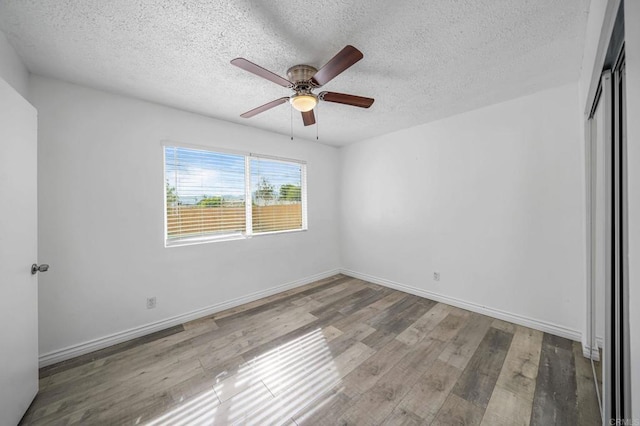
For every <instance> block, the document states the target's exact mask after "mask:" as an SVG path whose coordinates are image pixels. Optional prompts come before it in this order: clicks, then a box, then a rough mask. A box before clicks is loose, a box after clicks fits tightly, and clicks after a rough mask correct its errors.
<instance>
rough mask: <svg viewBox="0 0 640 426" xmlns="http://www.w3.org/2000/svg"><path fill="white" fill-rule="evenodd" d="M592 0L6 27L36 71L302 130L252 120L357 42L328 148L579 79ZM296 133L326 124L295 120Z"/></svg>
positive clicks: (279, 120) (49, 5)
mask: <svg viewBox="0 0 640 426" xmlns="http://www.w3.org/2000/svg"><path fill="white" fill-rule="evenodd" d="M588 3H589V0H562V1H558V0H457V1H454V0H451V1H442V0H439V1H438V0H432V1H425V0H406V1H388V0H371V1H364V0H361V1H355V0H352V1H345V0H321V1H317V0H312V1H311V0H305V1H301V0H295V1H285V0H277V1H259V0H255V1H250V0H236V1H205V0H200V1H197V0H191V1H189V0H184V1H168V0H167V1H158V0H112V1H105V0H0V29H2V31H4V32H5V33H6V35H7V37H8V38H9V40H10V42H11V43H12V44H13V46H14V47H15V48H16V50H17V52H18V54H19V55H20V56H21V57H22V59H23V60H24V62H25V64H26V65H27V67H28V68H29V70H30V71H31V72H33V73H36V74H41V75H46V76H51V77H56V78H59V79H62V80H66V81H70V82H74V83H79V84H84V85H88V86H93V87H97V88H100V89H105V90H108V91H112V92H116V93H121V94H126V95H130V96H134V97H137V98H141V99H146V100H150V101H153V102H158V103H161V104H166V105H170V106H174V107H177V108H181V109H185V110H188V111H194V112H198V113H201V114H205V115H208V116H212V117H216V118H220V119H223V120H228V121H232V122H236V123H241V124H244V125H248V126H255V127H258V128H261V129H266V130H270V131H274V132H278V133H282V134H284V135H288V134H289V132H290V126H291V118H290V117H291V111H290V107H289V106H288V104H284V105H282V106H279V107H276V108H274V109H272V110H270V111H267V112H265V113H262V114H260V115H258V116H256V117H253V118H250V119H243V118H240V117H239V115H240V114H241V113H243V112H245V111H247V110H249V109H252V108H254V107H257V106H259V105H262V104H264V103H267V102H269V101H271V100H274V99H277V98H280V97H282V96H287V95H288V94H290V92H289V90H288V89H285V88H283V87H281V86H278V85H276V84H274V83H271V82H269V81H267V80H263V79H261V78H259V77H256V76H254V75H253V74H249V73H247V72H245V71H243V70H241V69H239V68H236V67H234V66H232V65H230V64H229V61H230V60H231V59H233V58H236V57H244V58H246V59H248V60H250V61H252V62H255V63H257V64H259V65H261V66H263V67H265V68H267V69H269V70H271V71H273V72H275V73H277V74H280V75H283V76H285V72H286V70H287V68H288V67H290V66H292V65H295V64H299V63H305V64H309V65H313V66H316V67H317V68H319V67H320V66H322V65H323V64H324V63H325V62H327V61H328V60H329V59H331V58H332V57H333V55H335V54H336V53H337V52H338V51H339V50H340V49H342V48H343V47H344V46H345V45H347V44H352V45H354V46H355V47H357V48H358V49H360V50H361V51H362V52H363V54H364V59H362V60H361V61H360V62H358V63H357V64H355V65H354V66H353V67H351V68H350V69H348V70H347V71H345V72H344V73H343V74H341V75H340V76H338V77H336V78H335V79H334V80H333V81H331V82H329V83H328V84H327V85H326V86H324V87H323V90H329V91H335V92H343V93H350V94H355V95H361V96H367V97H373V98H375V99H376V101H375V103H374V104H373V106H372V107H371V108H370V109H368V110H366V109H360V108H355V107H349V106H344V105H339V104H332V103H321V104H320V105H319V111H318V113H317V119H318V122H319V128H318V130H319V134H320V142H322V143H327V144H331V145H345V144H348V143H351V142H354V141H359V140H362V139H365V138H369V137H372V136H376V135H381V134H384V133H388V132H391V131H394V130H397V129H401V128H405V127H411V126H414V125H417V124H421V123H425V122H429V121H433V120H436V119H439V118H443V117H446V116H449V115H452V114H456V113H460V112H463V111H468V110H470V109H474V108H478V107H480V106H484V105H489V104H493V103H496V102H500V101H504V100H507V99H511V98H515V97H518V96H522V95H526V94H530V93H533V92H535V91H538V90H542V89H545V88H548V87H553V86H557V85H560V84H563V83H567V82H570V81H575V80H577V79H578V75H579V71H580V62H581V58H582V51H583V40H584V35H585V31H586V20H587V10H588ZM294 134H295V135H296V136H297V137H304V138H308V139H312V140H315V137H316V127H315V126H310V127H307V128H304V127H303V126H302V122H301V118H300V114H299V113H297V112H296V114H295V116H294Z"/></svg>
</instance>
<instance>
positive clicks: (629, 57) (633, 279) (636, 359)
mask: <svg viewBox="0 0 640 426" xmlns="http://www.w3.org/2000/svg"><path fill="white" fill-rule="evenodd" d="M638 22H640V2H638V1H626V2H625V52H626V64H627V155H628V157H627V164H628V167H629V171H628V177H627V179H628V184H629V191H628V197H629V205H628V209H629V210H628V215H629V292H630V294H629V314H630V318H629V320H630V321H629V322H630V330H629V331H630V333H629V334H630V336H631V362H632V365H631V373H630V374H631V386H632V390H631V397H632V414H633V417H634V418H635V419H639V420H640V120H638V117H640V25H638Z"/></svg>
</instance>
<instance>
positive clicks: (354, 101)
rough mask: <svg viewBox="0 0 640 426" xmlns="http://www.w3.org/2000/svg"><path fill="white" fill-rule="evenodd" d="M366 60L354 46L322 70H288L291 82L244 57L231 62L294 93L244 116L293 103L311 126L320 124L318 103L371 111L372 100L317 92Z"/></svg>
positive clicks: (298, 67) (295, 66)
mask: <svg viewBox="0 0 640 426" xmlns="http://www.w3.org/2000/svg"><path fill="white" fill-rule="evenodd" d="M362 58H363V55H362V52H360V51H359V50H358V49H356V48H355V47H353V46H346V47H345V48H344V49H342V50H341V51H340V52H338V54H337V55H336V56H334V57H333V58H331V60H330V61H329V62H327V63H326V64H325V65H324V66H323V67H322V68H320V69H319V70H318V69H316V68H314V67H312V66H311V65H294V66H293V67H291V68H289V69H288V70H287V77H288V79H286V78H283V77H280V76H279V75H277V74H274V73H272V72H271V71H269V70H267V69H264V68H262V67H261V66H259V65H256V64H254V63H253V62H250V61H248V60H246V59H244V58H236V59H234V60H232V61H231V63H232V64H233V65H235V66H237V67H239V68H242V69H243V70H245V71H249V72H250V73H253V74H255V75H257V76H260V77H262V78H266V79H267V80H269V81H272V82H274V83H276V84H279V85H280V86H282V87H287V88H290V89H292V90H293V92H294V93H293V95H291V96H285V97H283V98H280V99H276V100H275V101H271V102H269V103H266V104H264V105H262V106H259V107H257V108H254V109H252V110H251V111H247V112H245V113H244V114H241V115H240V117H243V118H250V117H253V116H254V115H257V114H260V113H261V112H264V111H267V110H269V109H271V108H273V107H275V106H278V105H280V104H283V103H285V102H287V101H289V102H290V103H291V105H292V106H293V107H294V108H295V109H297V110H298V111H300V112H301V113H302V121H303V123H304V125H305V126H310V125H312V124H315V123H316V117H315V115H314V113H313V109H314V108H315V107H316V105H317V104H318V101H325V102H334V103H338V104H344V105H352V106H357V107H360V108H369V107H370V106H371V105H372V104H373V101H374V100H373V99H372V98H365V97H362V96H355V95H347V94H345V93H336V92H320V93H319V94H318V95H316V94H314V93H313V90H314V89H316V88H318V87H322V86H324V85H325V84H327V83H328V82H330V81H331V80H333V79H334V78H335V77H336V76H338V75H339V74H340V73H342V72H343V71H344V70H346V69H347V68H349V67H350V66H352V65H353V64H355V63H356V62H358V61H359V60H360V59H362Z"/></svg>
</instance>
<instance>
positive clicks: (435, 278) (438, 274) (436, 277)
mask: <svg viewBox="0 0 640 426" xmlns="http://www.w3.org/2000/svg"><path fill="white" fill-rule="evenodd" d="M433 280H434V281H440V272H434V273H433Z"/></svg>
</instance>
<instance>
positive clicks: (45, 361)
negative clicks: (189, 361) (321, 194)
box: [38, 269, 340, 367]
mask: <svg viewBox="0 0 640 426" xmlns="http://www.w3.org/2000/svg"><path fill="white" fill-rule="evenodd" d="M339 273H340V270H339V269H333V270H329V271H325V272H321V273H319V274H315V275H311V276H308V277H305V278H301V279H299V280H295V281H291V282H288V283H286V284H282V285H279V286H276V287H271V288H269V289H266V290H261V291H257V292H255V293H251V294H248V295H246V296H242V297H238V298H235V299H231V300H227V301H225V302H221V303H217V304H215V305H211V306H207V307H206V308H202V309H197V310H195V311H191V312H187V313H185V314H181V315H176V316H174V317H171V318H167V319H164V320H160V321H156V322H153V323H149V324H145V325H142V326H140V327H135V328H131V329H129V330H124V331H120V332H118V333H114V334H110V335H108V336H104V337H100V338H97V339H93V340H89V341H87V342H84V343H79V344H77V345H72V346H68V347H66V348H62V349H58V350H55V351H51V352H48V353H46V354H42V355H40V357H39V360H38V361H39V364H40V367H46V366H48V365H51V364H55V363H57V362H61V361H65V360H68V359H71V358H75V357H77V356H80V355H84V354H88V353H90V352H93V351H97V350H100V349H104V348H106V347H109V346H113V345H116V344H118V343H122V342H126V341H127V340H131V339H135V338H137V337H141V336H145V335H147V334H151V333H154V332H156V331H160V330H164V329H166V328H169V327H173V326H176V325H180V324H183V323H185V322H189V321H192V320H195V319H198V318H202V317H205V316H208V315H212V314H215V313H216V312H220V311H224V310H225V309H229V308H233V307H235V306H239V305H242V304H244V303H249V302H253V301H255V300H258V299H262V298H263V297H268V296H272V295H274V294H277V293H281V292H283V291H287V290H290V289H292V288H296V287H300V286H303V285H306V284H310V283H312V282H314V281H318V280H321V279H324V278H328V277H331V276H333V275H336V274H339Z"/></svg>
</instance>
